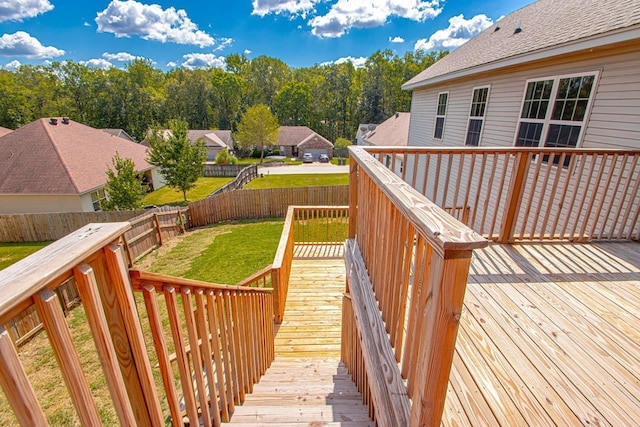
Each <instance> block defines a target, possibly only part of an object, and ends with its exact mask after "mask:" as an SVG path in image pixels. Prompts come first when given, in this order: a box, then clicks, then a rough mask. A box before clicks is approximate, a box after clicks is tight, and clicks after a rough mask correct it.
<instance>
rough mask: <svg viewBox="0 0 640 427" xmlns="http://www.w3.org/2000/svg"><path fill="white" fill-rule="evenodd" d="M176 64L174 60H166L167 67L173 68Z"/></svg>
mask: <svg viewBox="0 0 640 427" xmlns="http://www.w3.org/2000/svg"><path fill="white" fill-rule="evenodd" d="M177 66H178V64H177V63H176V62H173V61H170V62H167V67H169V68H175V67H177Z"/></svg>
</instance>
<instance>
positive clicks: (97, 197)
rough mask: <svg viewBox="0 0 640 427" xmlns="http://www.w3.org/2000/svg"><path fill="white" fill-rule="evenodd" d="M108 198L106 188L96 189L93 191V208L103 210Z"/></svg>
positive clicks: (97, 210) (96, 210)
mask: <svg viewBox="0 0 640 427" xmlns="http://www.w3.org/2000/svg"><path fill="white" fill-rule="evenodd" d="M106 200H107V194H106V193H105V191H104V188H101V189H99V190H96V191H94V192H93V193H91V204H92V205H93V210H94V211H95V212H99V211H101V210H102V204H103V203H104V202H105V201H106Z"/></svg>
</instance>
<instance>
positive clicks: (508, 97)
mask: <svg viewBox="0 0 640 427" xmlns="http://www.w3.org/2000/svg"><path fill="white" fill-rule="evenodd" d="M638 49H640V43H638V44H635V45H633V46H627V47H621V48H617V49H611V50H608V51H606V52H600V53H590V54H585V55H581V56H577V57H571V58H563V59H562V60H560V59H557V58H556V59H554V60H550V61H546V63H541V62H538V63H535V64H533V65H529V66H527V67H520V68H517V69H512V70H508V72H507V71H503V72H502V73H500V74H496V73H493V74H491V75H484V76H478V77H476V78H474V79H469V80H465V81H459V82H453V83H450V84H442V85H438V86H434V87H430V88H427V89H419V90H416V91H414V92H413V98H412V105H411V124H410V127H409V145H410V146H461V145H464V141H465V137H466V130H467V122H468V119H469V108H470V103H471V97H472V93H473V88H474V87H479V86H489V87H490V89H489V101H488V103H487V108H486V112H485V119H484V124H483V130H482V136H481V140H480V145H481V146H513V143H514V140H515V134H516V130H517V125H518V116H519V114H520V109H521V108H522V98H523V95H524V90H525V86H526V81H527V80H528V79H533V78H540V77H551V76H556V75H562V74H572V73H581V72H589V71H599V72H600V76H599V80H598V83H597V86H596V88H595V91H596V92H595V93H594V95H593V101H592V108H591V114H590V117H589V116H588V117H587V124H586V128H585V132H584V134H583V135H584V136H583V140H582V142H581V144H580V145H579V147H582V148H627V149H629V148H632V149H639V148H640V136H639V135H640V73H638V71H637V70H638V69H640V55H638ZM445 91H448V92H449V97H448V105H447V114H446V118H445V125H444V133H443V139H442V140H437V139H434V138H433V132H434V125H435V115H436V107H437V102H438V94H439V93H440V92H445Z"/></svg>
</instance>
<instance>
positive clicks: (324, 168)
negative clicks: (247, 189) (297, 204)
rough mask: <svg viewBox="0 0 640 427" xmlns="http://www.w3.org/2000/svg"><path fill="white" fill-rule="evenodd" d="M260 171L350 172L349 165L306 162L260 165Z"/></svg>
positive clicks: (274, 172)
mask: <svg viewBox="0 0 640 427" xmlns="http://www.w3.org/2000/svg"><path fill="white" fill-rule="evenodd" d="M258 173H261V174H264V175H291V174H303V173H349V166H337V165H332V164H331V163H318V162H314V163H304V164H301V165H295V166H268V167H259V168H258Z"/></svg>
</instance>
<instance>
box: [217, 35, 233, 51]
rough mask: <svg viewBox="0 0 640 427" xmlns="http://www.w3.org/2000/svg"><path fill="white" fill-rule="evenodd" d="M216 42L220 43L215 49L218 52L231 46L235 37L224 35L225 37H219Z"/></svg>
mask: <svg viewBox="0 0 640 427" xmlns="http://www.w3.org/2000/svg"><path fill="white" fill-rule="evenodd" d="M216 42H217V43H218V46H217V47H216V48H215V49H213V51H214V52H218V51H220V50H222V49H225V48H227V47H229V46H231V43H233V39H231V38H226V37H223V38H220V39H217V40H216Z"/></svg>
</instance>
